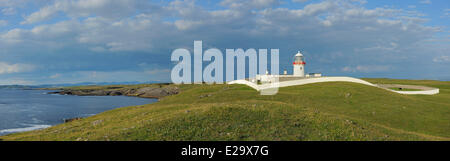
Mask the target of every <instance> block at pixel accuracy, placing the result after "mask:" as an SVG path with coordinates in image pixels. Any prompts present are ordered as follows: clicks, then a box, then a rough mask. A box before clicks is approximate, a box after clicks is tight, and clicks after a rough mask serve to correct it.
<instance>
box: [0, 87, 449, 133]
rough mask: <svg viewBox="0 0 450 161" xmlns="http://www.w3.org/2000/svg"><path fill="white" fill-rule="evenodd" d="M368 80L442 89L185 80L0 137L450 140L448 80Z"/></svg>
mask: <svg viewBox="0 0 450 161" xmlns="http://www.w3.org/2000/svg"><path fill="white" fill-rule="evenodd" d="M365 80H367V81H369V82H372V83H384V84H410V85H425V86H430V87H437V88H440V93H439V94H437V95H431V96H428V95H401V94H397V93H393V92H389V91H386V90H383V89H380V88H376V87H370V86H366V85H361V84H355V83H345V82H328V83H316V84H308V85H302V86H293V87H285V88H280V90H279V93H278V94H277V95H273V96H262V95H259V93H258V92H256V91H255V90H253V89H251V88H249V87H247V86H244V85H179V88H180V90H181V92H180V93H179V94H177V95H172V96H167V97H164V98H163V99H161V101H159V102H157V103H154V104H149V105H141V106H132V107H123V108H118V109H115V110H111V111H106V112H103V113H101V114H98V115H95V116H92V117H88V118H84V119H81V120H77V121H73V122H69V123H64V124H60V125H57V126H53V127H51V128H47V129H43V130H37V131H30V132H24V133H16V134H11V135H6V136H1V137H0V139H1V140H450V82H443V81H428V80H425V81H422V80H391V79H365ZM171 86H173V85H171ZM84 88H89V87H84ZM96 88H99V87H96Z"/></svg>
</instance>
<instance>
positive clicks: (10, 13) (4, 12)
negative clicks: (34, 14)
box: [2, 7, 16, 15]
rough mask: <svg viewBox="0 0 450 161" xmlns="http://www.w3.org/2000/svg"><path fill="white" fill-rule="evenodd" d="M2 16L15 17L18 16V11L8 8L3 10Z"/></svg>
mask: <svg viewBox="0 0 450 161" xmlns="http://www.w3.org/2000/svg"><path fill="white" fill-rule="evenodd" d="M2 14H3V15H14V14H16V10H15V9H14V8H12V7H8V8H3V9H2Z"/></svg>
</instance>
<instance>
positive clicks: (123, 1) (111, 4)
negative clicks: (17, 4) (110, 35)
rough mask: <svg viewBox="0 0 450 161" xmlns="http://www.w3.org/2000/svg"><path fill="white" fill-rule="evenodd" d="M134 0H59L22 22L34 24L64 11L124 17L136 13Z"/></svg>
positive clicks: (72, 15) (73, 15) (84, 14)
mask: <svg viewBox="0 0 450 161" xmlns="http://www.w3.org/2000/svg"><path fill="white" fill-rule="evenodd" d="M136 5H137V4H136V3H135V1H134V0H76V1H74V0H58V1H55V2H54V3H53V4H52V5H47V6H45V7H43V8H41V9H40V10H39V11H36V12H34V13H32V14H31V15H29V16H27V17H25V20H24V21H22V22H21V24H33V23H36V22H40V21H44V20H48V19H50V18H52V17H53V16H56V14H58V12H62V13H64V14H66V15H68V16H69V17H87V16H91V15H97V16H102V17H107V18H115V19H117V18H123V17H124V16H125V17H126V16H129V14H130V13H134V9H135V8H136V7H137V6H136Z"/></svg>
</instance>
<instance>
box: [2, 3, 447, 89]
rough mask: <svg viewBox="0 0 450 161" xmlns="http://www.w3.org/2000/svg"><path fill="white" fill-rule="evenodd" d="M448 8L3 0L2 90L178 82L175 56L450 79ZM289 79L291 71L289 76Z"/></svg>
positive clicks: (333, 72) (355, 74)
mask: <svg viewBox="0 0 450 161" xmlns="http://www.w3.org/2000/svg"><path fill="white" fill-rule="evenodd" d="M449 26H450V1H448V0H407V1H406V0H221V1H219V0H197V1H194V0H177V1H163V0H146V1H144V0H0V84H3V85H10V84H25V85H37V84H58V83H79V82H124V81H139V82H147V81H159V82H170V71H171V70H172V67H173V66H174V65H175V64H174V62H171V61H170V56H171V53H172V51H174V50H175V49H178V48H186V49H189V50H191V52H192V48H193V43H194V40H202V41H203V48H204V50H206V49H208V48H218V49H220V50H221V51H222V52H225V49H237V48H243V49H249V48H254V49H279V50H280V70H284V69H287V70H288V72H292V69H291V68H292V67H291V64H292V59H293V56H294V55H295V54H296V53H297V51H298V50H300V51H302V53H303V54H304V55H305V59H306V62H307V64H306V67H305V69H306V72H311V73H323V75H326V76H353V77H359V78H361V77H375V78H402V79H435V80H447V81H448V80H450V52H449V51H450V32H449V31H450V30H449ZM280 73H281V72H280Z"/></svg>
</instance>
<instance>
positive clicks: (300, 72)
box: [293, 51, 306, 77]
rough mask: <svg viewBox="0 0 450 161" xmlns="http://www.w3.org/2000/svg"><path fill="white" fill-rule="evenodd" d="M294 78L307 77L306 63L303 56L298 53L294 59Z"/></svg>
mask: <svg viewBox="0 0 450 161" xmlns="http://www.w3.org/2000/svg"><path fill="white" fill-rule="evenodd" d="M293 64H294V74H293V75H294V76H297V77H304V76H305V64H306V63H305V61H304V60H303V54H302V53H300V51H298V53H297V54H295V57H294V63H293Z"/></svg>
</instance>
